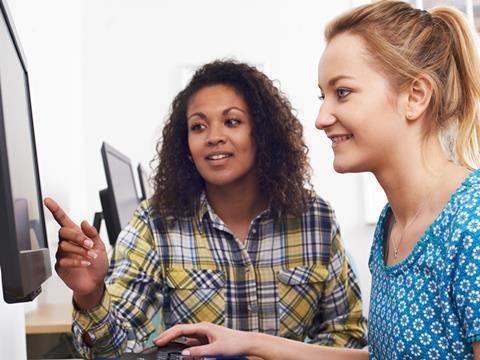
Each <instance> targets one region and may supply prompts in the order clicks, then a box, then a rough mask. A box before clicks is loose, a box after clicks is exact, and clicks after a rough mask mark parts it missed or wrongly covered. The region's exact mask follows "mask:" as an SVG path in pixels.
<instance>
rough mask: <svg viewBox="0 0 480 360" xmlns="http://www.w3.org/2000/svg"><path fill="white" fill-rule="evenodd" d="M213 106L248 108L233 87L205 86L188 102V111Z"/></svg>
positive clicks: (222, 85) (221, 85) (220, 85)
mask: <svg viewBox="0 0 480 360" xmlns="http://www.w3.org/2000/svg"><path fill="white" fill-rule="evenodd" d="M212 106H213V107H218V108H224V107H228V106H237V107H240V108H242V109H243V108H246V107H247V106H246V103H245V100H244V99H243V96H242V95H241V94H240V93H239V92H238V91H237V90H236V89H235V88H234V87H233V86H230V85H224V84H218V85H208V86H205V87H203V88H201V89H200V90H198V91H197V92H196V93H195V94H193V95H192V97H191V98H190V101H189V102H188V111H192V110H194V109H198V108H202V107H212Z"/></svg>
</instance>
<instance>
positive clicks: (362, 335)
mask: <svg viewBox="0 0 480 360" xmlns="http://www.w3.org/2000/svg"><path fill="white" fill-rule="evenodd" d="M330 254H331V255H330V262H329V265H328V271H329V275H328V277H327V279H326V282H325V286H324V291H323V296H322V300H321V303H320V304H319V309H320V311H319V314H318V315H317V316H316V318H315V320H314V321H313V324H314V325H313V326H312V328H311V329H309V331H308V337H309V338H310V340H311V342H312V343H315V344H319V345H327V346H336V347H350V348H363V347H364V346H366V344H367V339H366V331H367V320H366V319H365V317H364V316H363V312H362V300H361V294H360V287H359V285H358V279H357V277H356V275H355V273H354V272H353V270H352V268H351V266H350V264H349V262H348V259H347V257H346V255H345V250H344V248H343V245H342V239H341V236H340V232H339V230H338V229H336V230H335V233H334V236H333V239H332V245H331V253H330Z"/></svg>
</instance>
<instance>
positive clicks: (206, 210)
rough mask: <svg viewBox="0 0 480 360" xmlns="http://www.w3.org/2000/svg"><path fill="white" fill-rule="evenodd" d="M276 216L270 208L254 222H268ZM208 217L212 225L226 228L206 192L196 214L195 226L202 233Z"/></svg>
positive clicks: (203, 193) (201, 196) (201, 197)
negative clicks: (204, 221) (204, 222)
mask: <svg viewBox="0 0 480 360" xmlns="http://www.w3.org/2000/svg"><path fill="white" fill-rule="evenodd" d="M275 214H276V211H275V209H272V207H271V206H269V207H268V208H267V209H265V210H263V211H262V212H261V213H260V214H258V215H257V216H256V217H255V219H254V221H255V220H257V221H261V220H267V219H270V218H272V217H273V216H274V215H275ZM206 216H207V217H208V220H209V221H210V222H211V223H212V224H214V225H217V227H220V228H223V227H225V226H226V225H225V223H224V222H223V220H222V219H221V218H220V217H219V216H218V215H217V214H216V213H215V211H214V210H213V208H212V206H211V205H210V204H209V202H208V199H207V195H206V194H205V191H202V193H201V195H200V198H199V201H198V207H197V211H196V214H195V224H196V226H197V229H199V231H200V232H204V225H203V220H204V219H205V217H206Z"/></svg>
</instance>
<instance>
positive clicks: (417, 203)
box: [155, 34, 480, 360]
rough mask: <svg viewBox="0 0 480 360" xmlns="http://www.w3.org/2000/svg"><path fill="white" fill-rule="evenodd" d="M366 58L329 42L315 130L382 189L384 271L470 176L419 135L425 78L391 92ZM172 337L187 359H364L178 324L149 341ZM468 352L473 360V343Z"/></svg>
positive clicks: (348, 167)
mask: <svg viewBox="0 0 480 360" xmlns="http://www.w3.org/2000/svg"><path fill="white" fill-rule="evenodd" d="M367 53H368V52H367V49H366V47H365V45H364V43H363V40H362V39H361V38H360V37H358V36H355V35H351V34H340V35H337V36H336V37H335V38H333V39H332V40H331V41H330V42H329V44H328V45H327V48H326V49H325V51H324V53H323V55H322V57H321V59H320V63H319V77H318V84H319V88H320V91H321V94H322V96H321V98H322V104H321V107H320V111H319V114H318V117H317V120H316V123H315V124H316V127H317V128H318V129H320V130H323V131H325V133H326V135H327V136H328V137H329V138H330V139H331V140H332V149H333V152H334V168H335V170H336V171H338V172H341V173H347V172H363V171H369V172H372V173H373V174H374V175H375V177H376V178H377V180H378V182H379V183H380V185H381V186H382V188H383V190H384V191H385V193H386V195H387V197H388V200H389V203H390V205H391V208H392V211H393V214H394V216H395V219H396V223H395V224H394V226H393V228H392V232H391V236H390V238H389V245H390V246H389V253H388V254H387V265H388V266H391V265H394V264H396V263H399V262H401V261H402V260H404V259H405V258H406V257H407V256H408V255H409V254H410V252H411V251H412V249H413V248H414V246H415V245H416V243H417V242H418V240H419V239H420V237H421V235H422V234H423V233H424V232H425V230H426V228H427V227H428V226H429V225H430V224H431V223H432V221H433V220H434V219H435V218H436V217H437V216H438V214H439V213H440V211H441V209H442V208H443V207H444V206H445V203H446V202H447V201H448V199H449V198H450V196H451V195H452V194H453V192H455V190H456V189H457V188H458V187H459V186H460V184H461V183H462V181H463V180H464V179H465V177H467V176H468V174H469V171H468V170H467V169H465V168H463V167H461V166H459V165H456V164H454V163H453V162H451V161H449V160H448V159H447V157H446V156H445V154H444V152H443V150H442V149H441V145H440V143H439V141H438V139H437V136H436V134H433V135H432V136H429V137H427V139H425V138H424V137H423V133H424V132H423V128H424V124H425V122H426V121H428V104H429V101H430V99H431V96H432V87H431V85H430V83H429V81H428V79H427V78H423V77H419V78H418V79H416V80H415V81H412V83H411V85H410V86H409V87H407V88H406V89H405V90H403V91H400V92H399V91H395V92H394V91H393V90H392V88H391V87H390V84H389V81H388V79H387V78H386V76H384V75H382V74H381V72H379V71H378V70H377V69H375V68H374V67H373V65H372V62H371V61H369V59H368V58H367V55H366V54H367ZM399 240H401V242H400V243H399ZM394 244H395V245H396V246H397V248H398V255H397V257H396V258H395V257H394V254H393V249H394V246H393V245H394ZM178 336H187V337H189V338H192V339H193V340H190V341H191V342H190V344H191V345H192V347H190V348H189V349H188V350H187V351H186V352H185V354H187V352H188V354H190V355H193V356H201V355H206V354H208V355H222V354H223V355H240V354H248V355H254V356H258V357H261V358H263V359H276V360H283V359H285V360H286V359H305V360H310V359H323V358H325V359H352V360H353V359H368V352H367V351H366V350H351V349H335V348H328V347H323V346H313V345H308V344H305V343H300V342H296V341H291V340H286V339H282V338H278V337H272V336H268V335H264V334H257V333H245V332H238V331H235V330H229V329H225V328H222V327H218V326H215V325H212V324H205V323H201V324H197V325H177V326H175V327H173V328H171V329H169V330H167V331H165V332H164V333H163V334H162V335H161V336H160V337H159V338H157V339H156V340H155V343H156V344H157V345H158V346H162V345H164V344H166V343H168V342H169V341H171V340H173V339H175V338H176V337H178ZM472 346H473V350H474V354H475V359H477V360H480V345H479V342H475V343H473V344H472Z"/></svg>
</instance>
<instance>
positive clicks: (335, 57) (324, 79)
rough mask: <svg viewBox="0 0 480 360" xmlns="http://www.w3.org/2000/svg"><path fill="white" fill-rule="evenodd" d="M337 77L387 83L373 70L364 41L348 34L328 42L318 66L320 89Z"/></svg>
mask: <svg viewBox="0 0 480 360" xmlns="http://www.w3.org/2000/svg"><path fill="white" fill-rule="evenodd" d="M337 76H347V77H350V78H352V79H353V80H357V81H369V80H372V77H373V78H376V79H379V80H383V81H385V82H386V81H387V79H385V77H384V76H382V75H381V74H380V72H379V71H378V70H376V69H375V68H374V66H373V61H372V60H371V57H370V55H369V53H368V50H367V47H366V45H365V42H364V40H363V39H362V38H361V37H360V36H358V35H353V34H348V33H343V34H340V35H337V36H335V37H334V38H333V39H331V40H330V42H329V43H328V44H327V47H326V48H325V50H324V52H323V54H322V56H321V58H320V62H319V64H318V81H319V85H320V86H321V87H322V88H324V87H327V86H328V82H329V81H330V80H331V79H333V78H335V77H337Z"/></svg>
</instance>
